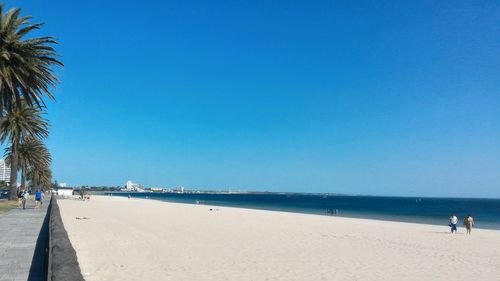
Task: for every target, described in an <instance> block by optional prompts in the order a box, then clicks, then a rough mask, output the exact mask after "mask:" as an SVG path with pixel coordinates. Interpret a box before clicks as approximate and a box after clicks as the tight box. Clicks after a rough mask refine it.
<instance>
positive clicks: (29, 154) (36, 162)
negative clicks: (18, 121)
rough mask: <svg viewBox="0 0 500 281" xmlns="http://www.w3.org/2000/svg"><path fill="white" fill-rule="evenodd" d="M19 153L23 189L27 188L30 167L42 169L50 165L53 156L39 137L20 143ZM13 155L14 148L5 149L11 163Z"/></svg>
mask: <svg viewBox="0 0 500 281" xmlns="http://www.w3.org/2000/svg"><path fill="white" fill-rule="evenodd" d="M17 155H18V169H20V170H21V189H23V190H25V189H26V177H27V172H28V169H30V170H41V169H44V168H45V167H50V163H51V162H52V156H51V155H50V152H49V150H48V149H47V147H46V146H45V144H44V143H43V142H42V141H41V140H40V139H37V138H32V137H30V138H28V139H26V140H22V141H21V143H19V147H18V150H17ZM11 157H12V149H11V147H8V148H7V149H6V150H5V158H6V159H7V163H8V164H10V159H11Z"/></svg>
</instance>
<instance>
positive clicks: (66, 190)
mask: <svg viewBox="0 0 500 281" xmlns="http://www.w3.org/2000/svg"><path fill="white" fill-rule="evenodd" d="M56 194H57V195H59V196H71V195H73V188H64V187H61V188H58V189H57V190H56Z"/></svg>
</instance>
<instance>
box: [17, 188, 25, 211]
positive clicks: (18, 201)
mask: <svg viewBox="0 0 500 281" xmlns="http://www.w3.org/2000/svg"><path fill="white" fill-rule="evenodd" d="M23 195H24V191H23V190H19V193H18V194H17V206H18V207H21V205H22V204H23Z"/></svg>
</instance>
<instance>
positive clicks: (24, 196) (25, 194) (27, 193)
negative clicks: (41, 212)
mask: <svg viewBox="0 0 500 281" xmlns="http://www.w3.org/2000/svg"><path fill="white" fill-rule="evenodd" d="M29 196H30V194H29V192H28V191H27V190H25V191H24V193H23V210H24V209H26V201H28V198H29Z"/></svg>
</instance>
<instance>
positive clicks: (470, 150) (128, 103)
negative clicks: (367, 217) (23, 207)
mask: <svg viewBox="0 0 500 281" xmlns="http://www.w3.org/2000/svg"><path fill="white" fill-rule="evenodd" d="M164 2H166V3H164ZM248 2H252V3H248ZM270 2H272V3H270ZM7 6H8V7H12V6H17V7H21V8H22V9H23V13H24V14H30V15H33V16H34V17H35V21H41V22H45V23H46V25H45V27H44V29H43V32H40V33H38V34H39V35H53V36H55V37H57V38H58V39H59V40H60V42H61V44H60V46H59V47H58V50H59V51H60V53H61V55H62V59H63V61H64V63H65V67H64V69H62V70H60V71H59V72H60V77H61V79H62V83H61V84H60V86H59V87H58V89H57V91H56V96H57V102H55V103H51V104H50V108H49V111H50V114H49V118H50V120H51V122H52V129H51V136H50V139H49V140H48V145H49V146H50V149H51V150H52V153H53V157H54V163H53V170H54V174H55V179H57V180H58V181H60V182H68V183H69V184H71V185H123V184H124V183H125V181H126V180H129V179H130V180H133V181H134V182H139V183H142V184H144V185H146V186H178V185H183V186H186V187H198V188H207V189H208V188H232V189H243V190H268V191H306V192H340V193H349V194H372V195H418V196H474V197H500V122H499V121H500V24H499V18H500V2H499V1H497V0H491V1H199V2H192V1H97V0H95V1H67V0H57V1H56V0H44V1H7Z"/></svg>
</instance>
